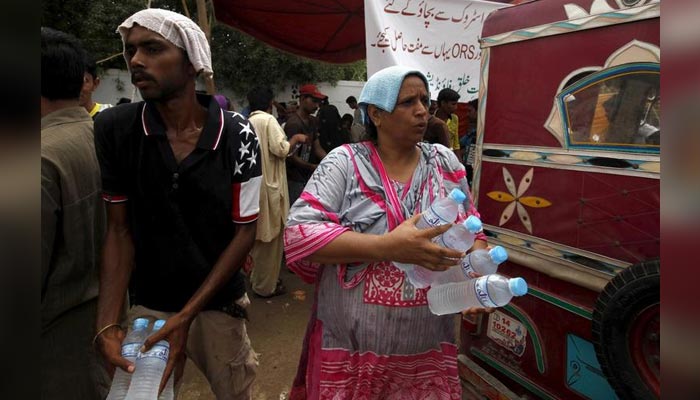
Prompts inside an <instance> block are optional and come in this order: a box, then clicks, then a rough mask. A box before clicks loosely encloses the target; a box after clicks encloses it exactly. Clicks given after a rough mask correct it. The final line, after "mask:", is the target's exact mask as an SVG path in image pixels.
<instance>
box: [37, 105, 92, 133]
mask: <svg viewBox="0 0 700 400" xmlns="http://www.w3.org/2000/svg"><path fill="white" fill-rule="evenodd" d="M76 121H92V119H91V118H90V115H89V114H88V112H87V111H86V110H85V107H82V106H73V107H66V108H62V109H60V110H56V111H54V112H51V113H49V114H47V115H45V116H44V117H43V118H42V119H41V129H46V128H49V127H51V126H55V125H62V124H67V123H71V122H76Z"/></svg>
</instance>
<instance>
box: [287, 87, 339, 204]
mask: <svg viewBox="0 0 700 400" xmlns="http://www.w3.org/2000/svg"><path fill="white" fill-rule="evenodd" d="M326 97H328V96H326V95H325V94H323V93H321V92H319V91H318V89H317V88H316V85H312V84H308V85H303V86H302V87H300V88H299V108H298V109H297V111H296V112H295V113H294V114H291V115H289V117H288V118H287V123H286V124H285V125H284V132H285V133H286V134H287V137H288V138H290V139H291V138H292V137H293V136H294V135H296V134H297V133H303V134H304V135H306V136H307V140H306V142H305V143H304V144H302V145H301V146H300V147H299V149H298V150H296V151H295V152H293V153H292V154H291V155H290V156H289V157H288V158H287V183H288V185H289V204H294V202H295V201H296V199H298V198H299V196H300V195H301V192H302V191H303V190H304V186H306V182H307V181H308V180H309V178H311V174H312V173H313V172H314V170H315V169H316V166H317V165H318V163H319V162H320V161H321V159H322V158H323V157H325V156H326V151H325V150H323V147H321V142H320V141H319V135H318V120H317V119H316V117H314V116H313V115H312V114H313V113H315V112H316V110H318V107H319V105H320V104H321V101H323V99H324V98H326Z"/></svg>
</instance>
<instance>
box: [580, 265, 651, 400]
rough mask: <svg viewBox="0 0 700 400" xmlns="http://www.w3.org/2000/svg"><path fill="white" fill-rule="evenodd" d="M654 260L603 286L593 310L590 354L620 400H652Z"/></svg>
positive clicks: (625, 271) (624, 272)
mask: <svg viewBox="0 0 700 400" xmlns="http://www.w3.org/2000/svg"><path fill="white" fill-rule="evenodd" d="M660 280H661V272H660V264H659V261H658V260H652V261H646V262H643V263H640V264H635V265H633V266H631V267H629V268H627V269H625V270H624V271H622V272H620V273H619V274H617V276H615V277H614V278H613V279H612V280H611V281H610V282H608V284H607V285H606V286H605V288H604V289H603V291H602V292H601V294H600V296H599V297H598V300H597V301H596V305H595V310H594V311H593V324H592V334H593V343H594V345H595V349H596V355H597V356H598V361H599V362H600V366H601V369H602V370H603V373H604V374H605V376H606V377H607V378H608V382H610V385H611V386H612V387H613V389H615V392H616V393H617V395H618V396H619V397H620V399H623V400H625V399H635V400H637V399H658V398H659V396H660V384H659V381H660V378H659V375H660V374H659V348H660V339H659V310H660V308H659V290H660Z"/></svg>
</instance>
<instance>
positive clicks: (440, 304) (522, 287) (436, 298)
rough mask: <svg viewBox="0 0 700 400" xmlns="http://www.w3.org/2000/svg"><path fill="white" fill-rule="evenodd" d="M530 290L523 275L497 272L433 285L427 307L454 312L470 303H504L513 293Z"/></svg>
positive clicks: (437, 312)
mask: <svg viewBox="0 0 700 400" xmlns="http://www.w3.org/2000/svg"><path fill="white" fill-rule="evenodd" d="M525 293H527V283H526V282H525V280H524V279H523V278H510V279H509V278H506V277H504V276H501V275H498V274H491V275H485V276H482V277H480V278H476V279H472V280H469V281H462V282H451V283H446V284H444V285H438V286H433V287H431V288H430V290H428V307H429V308H430V311H431V312H432V313H433V314H435V315H445V314H454V313H458V312H461V311H463V310H466V309H467V308H470V307H502V306H504V305H506V304H508V303H509V302H510V299H512V298H513V296H522V295H524V294H525Z"/></svg>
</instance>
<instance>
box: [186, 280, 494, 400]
mask: <svg viewBox="0 0 700 400" xmlns="http://www.w3.org/2000/svg"><path fill="white" fill-rule="evenodd" d="M280 277H281V278H282V280H283V281H284V284H285V286H286V287H287V294H285V295H282V296H277V297H273V298H271V299H262V298H259V297H255V296H252V295H250V290H249V291H248V293H249V297H250V301H251V305H250V308H249V309H248V310H249V313H250V322H249V323H248V336H249V337H250V341H251V342H252V344H253V349H255V351H256V352H257V353H258V355H259V362H260V365H259V367H258V376H257V378H256V380H255V383H254V384H253V400H286V399H287V394H288V393H289V389H290V387H291V384H292V381H293V379H294V376H295V374H296V370H297V363H298V362H299V355H300V354H301V346H302V341H303V339H304V332H305V331H306V324H307V322H308V318H309V314H310V312H311V304H312V302H313V295H314V287H313V285H308V284H305V283H304V282H302V281H301V279H299V278H298V277H297V276H296V275H294V274H292V273H291V272H289V271H288V270H287V269H286V268H283V270H282V272H281V274H280ZM302 295H303V298H302ZM456 326H457V325H456ZM457 333H458V330H457V329H456V330H455V334H457ZM457 337H459V335H457ZM215 398H216V397H214V394H213V393H212V392H211V390H210V389H209V384H208V383H207V381H206V379H205V378H204V376H203V375H202V374H201V373H200V372H199V370H198V369H197V367H195V366H194V364H192V363H191V362H189V361H188V362H187V364H186V366H185V374H184V376H183V383H182V386H181V387H180V393H179V395H178V400H214V399H215ZM482 398H483V397H482V396H481V395H470V394H468V393H467V392H464V393H463V395H462V399H463V400H467V399H468V400H472V399H482Z"/></svg>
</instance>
